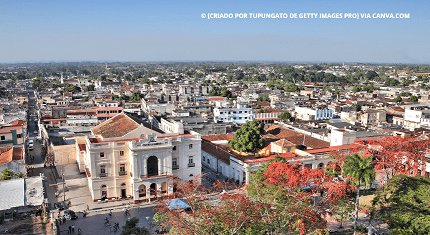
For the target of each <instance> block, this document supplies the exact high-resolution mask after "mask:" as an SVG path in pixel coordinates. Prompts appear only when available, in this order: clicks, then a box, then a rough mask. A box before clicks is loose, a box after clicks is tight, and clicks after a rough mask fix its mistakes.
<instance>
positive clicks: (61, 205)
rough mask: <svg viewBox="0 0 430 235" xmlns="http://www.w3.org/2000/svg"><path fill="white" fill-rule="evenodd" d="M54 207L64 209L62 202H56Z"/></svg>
mask: <svg viewBox="0 0 430 235" xmlns="http://www.w3.org/2000/svg"><path fill="white" fill-rule="evenodd" d="M54 208H55V209H57V210H61V211H62V210H64V206H63V204H62V203H61V202H56V203H54Z"/></svg>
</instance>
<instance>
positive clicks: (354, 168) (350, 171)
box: [343, 153, 376, 235]
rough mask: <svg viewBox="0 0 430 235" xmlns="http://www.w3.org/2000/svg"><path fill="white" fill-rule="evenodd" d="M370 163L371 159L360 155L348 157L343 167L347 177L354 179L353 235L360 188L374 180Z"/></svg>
mask: <svg viewBox="0 0 430 235" xmlns="http://www.w3.org/2000/svg"><path fill="white" fill-rule="evenodd" d="M371 162H372V157H367V158H366V157H363V155H362V154H361V153H360V154H359V155H358V154H354V155H352V156H348V157H347V158H346V159H345V164H344V166H343V169H344V173H345V175H347V176H351V177H352V178H354V179H356V181H355V182H354V183H355V184H356V185H357V200H356V204H355V221H354V235H355V233H356V230H357V218H358V206H359V204H360V201H359V200H360V199H359V198H360V187H361V186H364V187H367V186H369V185H371V184H372V183H373V181H374V180H375V178H376V172H375V168H373V166H372V165H370V163H371Z"/></svg>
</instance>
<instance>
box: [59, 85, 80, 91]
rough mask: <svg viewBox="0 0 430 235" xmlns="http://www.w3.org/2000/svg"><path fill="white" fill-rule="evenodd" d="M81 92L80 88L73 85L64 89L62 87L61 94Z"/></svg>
mask: <svg viewBox="0 0 430 235" xmlns="http://www.w3.org/2000/svg"><path fill="white" fill-rule="evenodd" d="M80 91H81V88H80V87H79V86H75V85H73V84H70V83H69V84H67V85H66V86H65V87H64V89H63V92H73V93H76V92H80Z"/></svg>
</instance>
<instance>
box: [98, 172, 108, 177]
mask: <svg viewBox="0 0 430 235" xmlns="http://www.w3.org/2000/svg"><path fill="white" fill-rule="evenodd" d="M100 177H108V174H107V173H100Z"/></svg>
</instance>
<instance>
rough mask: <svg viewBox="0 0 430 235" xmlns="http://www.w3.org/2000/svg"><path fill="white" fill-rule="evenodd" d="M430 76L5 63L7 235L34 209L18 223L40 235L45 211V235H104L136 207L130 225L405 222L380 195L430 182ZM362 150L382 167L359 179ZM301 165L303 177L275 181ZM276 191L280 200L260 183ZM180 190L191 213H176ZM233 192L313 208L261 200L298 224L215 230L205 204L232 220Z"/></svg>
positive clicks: (386, 227)
mask: <svg viewBox="0 0 430 235" xmlns="http://www.w3.org/2000/svg"><path fill="white" fill-rule="evenodd" d="M429 74H430V67H428V66H406V65H380V64H378V65H373V64H345V63H343V64H283V63H273V64H271V63H95V62H94V63H93V62H88V63H84V62H82V63H52V64H8V65H6V64H2V65H0V79H1V80H2V82H1V84H0V89H1V90H0V99H1V100H0V137H1V139H0V170H1V173H2V181H0V191H1V192H0V198H1V199H0V212H1V213H0V221H1V222H2V223H1V224H0V233H7V232H8V231H9V232H10V231H12V232H10V233H19V229H18V228H17V226H15V225H13V224H12V221H20V220H22V221H24V220H25V219H28V218H31V219H32V222H31V223H24V222H23V224H22V226H21V228H20V229H24V228H26V229H27V230H28V231H30V230H32V229H33V230H34V231H38V230H40V229H41V228H39V227H37V228H36V226H32V225H31V224H32V223H38V222H40V223H42V222H41V221H43V224H44V227H43V228H42V229H44V230H43V232H40V231H39V232H38V233H39V234H41V233H46V234H48V233H57V234H60V232H61V234H64V231H66V230H68V227H69V226H70V225H72V224H73V225H74V226H76V227H78V226H79V228H81V229H82V230H83V231H88V233H83V234H93V233H94V232H96V231H97V230H98V229H104V230H103V231H101V232H100V233H102V234H105V233H106V234H108V233H110V232H111V231H112V232H113V228H110V224H113V222H118V223H119V224H120V225H121V227H122V226H125V224H126V223H127V222H126V221H131V219H130V217H136V218H140V221H139V222H138V223H137V225H136V226H138V227H141V228H142V231H140V232H142V233H136V234H146V232H147V233H151V234H153V233H161V232H163V231H170V233H172V234H187V233H188V234H191V232H190V231H194V232H193V234H245V231H248V232H249V233H246V234H288V233H287V232H286V231H290V230H294V231H297V233H298V234H300V233H301V234H310V233H312V232H315V231H318V232H321V231H327V232H332V233H333V234H336V233H335V232H339V233H338V234H344V233H343V232H342V231H343V230H340V229H339V227H342V223H347V224H348V228H347V229H351V228H350V227H351V226H352V227H353V228H354V229H357V228H358V227H359V228H360V229H364V230H366V229H371V227H372V226H373V231H374V232H375V231H376V232H377V233H378V234H381V233H382V232H385V233H388V232H389V231H397V230H395V229H397V227H398V226H399V225H398V224H395V223H394V220H392V221H389V220H390V219H392V218H394V217H390V216H392V214H394V213H396V212H394V211H393V212H392V214H390V213H387V212H386V211H383V210H382V209H381V208H382V207H383V206H380V207H378V208H375V207H372V203H371V202H370V201H371V200H372V199H373V198H378V197H375V195H379V194H381V195H382V194H384V193H385V191H384V189H385V188H388V187H392V190H398V188H395V185H398V184H401V183H399V181H401V180H404V181H403V182H409V180H411V179H416V180H421V181H422V182H429V180H428V177H430V160H429V158H430V155H429V154H428V151H429V148H428V147H429V146H428V143H427V142H430V141H429V137H430V100H429V97H430V91H429V89H430V83H429ZM394 150H395V151H394ZM384 151H385V152H384ZM354 156H355V159H353V157H354ZM387 156H391V157H392V158H387ZM367 160H368V161H369V162H367V163H366V164H365V165H366V166H367V167H368V166H370V168H371V169H370V168H369V169H364V170H368V171H371V170H373V172H374V173H373V174H372V173H369V174H368V175H369V178H366V179H363V181H362V179H357V178H355V177H356V176H355V175H354V173H351V172H352V171H353V170H354V169H356V168H354V167H352V168H351V167H350V165H351V164H352V163H353V161H367ZM383 160H384V161H383ZM271 173H274V174H275V173H276V174H279V175H276V176H274V175H271ZM296 173H300V174H302V175H301V176H297V175H294V174H296ZM288 174H291V175H288ZM293 175H294V182H295V183H292V182H288V183H285V184H282V185H281V182H284V181H283V180H285V178H289V179H290V180H291V179H293V177H292V176H293ZM304 175H306V176H304ZM311 175H312V176H315V178H310V176H311ZM399 175H401V176H399ZM271 177H272V178H271ZM307 177H309V178H307ZM400 177H406V178H400ZM414 177H415V178H414ZM353 178H354V179H355V180H357V181H358V182H359V183H356V184H355V186H354V179H353ZM269 179H270V180H269ZM317 179H318V180H317ZM322 179H324V180H325V181H324V180H322ZM269 181H270V185H269ZM323 181H324V182H323ZM421 181H420V182H421ZM266 183H267V184H266ZM277 183H279V185H277V186H276V187H275V186H273V184H275V185H276V184H277ZM328 184H329V185H330V186H328ZM220 185H222V186H220ZM286 185H288V187H287V186H286ZM284 186H285V188H282V187H284ZM271 187H273V188H277V189H279V192H281V193H280V194H281V195H282V196H279V195H277V194H276V193H273V192H274V191H273V192H270V191H264V190H269V189H270V188H271ZM417 187H418V185H417ZM332 188H336V190H332ZM259 189H260V191H259ZM281 189H282V190H281ZM341 189H342V190H341ZM273 190H274V189H273ZM360 190H361V193H364V195H363V196H361V197H360ZM427 190H428V188H427ZM256 191H257V192H258V193H256ZM293 191H300V192H302V191H303V194H299V193H298V194H293V193H291V192H293ZM305 191H306V192H305ZM11 193H14V194H13V196H11ZM202 195H204V196H202ZM209 195H210V196H209ZM235 195H236V196H237V195H240V200H239V199H237V198H235ZM244 195H245V196H244ZM356 195H357V200H358V199H359V198H360V200H361V201H360V208H356V211H353V209H355V206H352V207H348V208H349V209H348V211H347V213H345V216H344V217H345V219H338V214H339V213H338V212H337V211H336V210H334V208H338V207H337V206H339V205H340V204H341V203H340V202H339V201H341V202H342V203H346V204H351V205H352V204H353V205H355V200H356V199H355V196H356ZM272 196H273V197H272ZM237 197H238V198H239V196H237ZM418 197H419V196H415V198H418ZM173 198H175V199H178V200H181V203H183V204H181V206H180V207H181V208H176V207H175V206H177V205H174V206H173V207H175V209H172V208H171V207H172V205H170V204H168V203H170V200H172V199H173ZM291 198H294V200H293V199H291ZM303 198H306V200H304V199H303ZM348 198H349V199H348ZM369 198H370V199H369ZM423 198H425V200H427V201H426V202H428V200H429V198H428V195H427V197H423ZM223 200H224V201H228V200H238V201H241V202H244V201H246V203H249V204H247V205H249V206H248V209H250V208H254V207H253V206H254V204H253V203H257V202H258V203H263V202H264V203H269V201H270V202H275V201H277V202H279V201H283V200H285V202H288V203H290V204H294V203H297V204H296V205H300V206H299V207H298V208H302V209H303V210H302V211H300V213H303V215H304V214H309V216H310V217H312V216H314V217H312V218H310V219H304V217H303V218H302V217H300V216H297V217H294V216H293V217H291V218H290V217H288V216H286V215H285V214H283V213H280V214H276V213H278V212H279V211H277V212H276V213H275V210H273V208H274V207H276V208H277V209H278V210H280V211H286V210H287V209H288V210H294V209H293V208H287V209H285V208H283V207H282V209H280V207H278V206H279V205H278V204H276V205H271V204H270V203H269V204H270V205H271V206H268V207H267V208H266V207H265V206H267V205H268V204H264V205H263V204H258V206H256V208H257V207H258V208H266V209H267V211H266V212H268V213H269V212H270V213H273V214H272V215H273V216H274V217H277V216H279V218H278V217H277V218H278V219H279V221H281V222H282V223H287V224H294V226H293V225H292V227H288V228H284V227H282V226H281V225H278V224H276V223H275V222H273V221H270V223H269V222H267V221H269V220H267V218H266V217H264V215H263V213H262V214H261V215H260V214H259V212H256V211H258V210H257V209H255V210H256V211H253V212H252V213H254V214H255V216H261V217H258V219H255V218H254V219H255V220H256V221H265V222H264V223H265V224H258V223H257V222H255V221H253V219H250V220H249V221H248V220H247V219H248V218H242V217H240V218H236V219H241V220H243V221H244V223H245V224H246V225H241V226H244V227H241V226H239V225H234V226H236V228H237V229H238V231H239V232H237V233H228V232H221V231H220V232H219V233H217V232H215V233H213V232H208V231H212V230H210V229H219V228H217V227H216V226H215V224H216V223H215V222H213V224H212V225H213V226H214V227H213V228H212V227H211V228H210V229H209V228H203V224H205V223H203V222H202V223H201V224H199V223H198V222H196V218H197V217H198V216H201V215H197V214H196V213H200V212H196V210H199V209H198V208H200V209H201V210H203V209H202V208H206V207H205V206H207V205H206V204H202V201H204V202H208V203H209V201H210V203H211V204H210V205H211V206H210V207H208V208H206V209H205V210H207V211H209V212H210V213H215V212H216V213H220V215H219V217H221V216H224V214H222V215H221V213H223V212H224V211H228V210H227V209H231V210H233V209H232V208H226V204H223ZM348 200H349V201H348ZM363 200H367V202H366V203H367V204H364V203H363V202H362V201H363ZM373 200H374V201H373V202H374V203H373V205H377V204H378V203H380V205H386V204H389V203H393V201H388V199H386V200H387V201H376V199H373ZM380 200H382V199H380ZM393 200H394V199H393ZM417 200H424V199H417ZM214 201H215V202H214ZM345 201H346V202H345ZM293 202H294V203H293ZM299 202H300V203H299ZM288 203H287V204H288ZM362 203H363V204H362ZM163 205H164V207H163ZM184 205H185V206H184ZM332 205H336V206H333V207H331V206H332ZM378 205H379V204H378ZM60 206H61V207H62V208H66V209H67V210H70V211H72V212H73V211H74V213H76V214H77V217H78V219H77V220H73V221H72V219H73V218H74V217H73V216H72V215H71V212H70V211H69V212H67V213H66V212H65V211H63V210H62V209H59V208H60ZM182 207H184V208H182ZM188 207H190V208H191V209H190V211H191V212H190V211H189V210H188V209H189V208H188ZM392 207H393V208H395V207H396V205H392ZM211 208H212V209H211ZM213 208H215V209H216V208H218V209H216V210H215V209H213ZM345 208H346V206H345ZM153 209H154V210H153ZM234 209H237V208H234ZM266 209H265V210H266ZM212 210H214V211H212ZM272 210H273V211H272ZM295 210H299V209H297V208H295ZM345 210H346V209H345ZM393 210H394V209H393ZM423 210H424V209H423ZM163 211H164V212H165V211H168V212H165V213H166V214H165V215H164V216H165V217H163V216H160V214H162V213H163ZM327 211H330V212H327ZM370 211H371V212H370ZM425 211H426V213H427V212H428V208H427V209H425ZM209 212H208V213H209ZM240 212H241V213H242V212H243V211H240ZM247 212H248V211H247ZM110 213H113V214H114V215H113V216H112V214H110ZM225 213H227V212H225ZM243 213H245V212H243ZM127 214H131V216H129V215H127ZM245 214H246V213H245ZM370 214H372V216H370ZM423 214H425V213H424V212H423ZM33 215H37V216H36V217H32V216H33ZM425 215H426V216H428V214H425ZM63 216H65V217H64V218H66V216H67V218H66V219H64V221H63ZM207 216H209V215H207ZM105 217H106V218H108V217H109V219H110V220H111V223H110V224H109V221H107V225H108V226H105V227H103V221H104V220H105ZM287 217H288V220H287V219H286V218H287ZM166 218H167V219H166ZM198 218H200V219H201V218H202V217H198ZM256 218H257V217H256ZM342 218H343V217H342ZM230 219H233V218H230ZM282 219H284V220H282ZM354 219H355V220H358V225H357V223H355V226H354V223H353V222H351V221H354ZM66 220H67V222H65V221H66ZM69 220H70V221H69ZM37 221H38V222H37ZM48 221H49V222H48ZM59 221H62V222H59ZM208 221H209V219H208ZM297 221H300V223H301V224H300V225H297ZM281 222H279V223H280V224H281ZM208 223H209V222H208ZM211 223H212V222H211ZM262 223H263V222H262ZM398 223H400V222H398ZM407 223H409V225H411V224H414V223H415V222H411V221H409V222H407ZM51 224H52V225H51ZM96 224H97V227H94V226H93V227H92V225H96ZM105 224H106V223H105ZM181 224H182V225H181ZM187 224H193V226H194V227H193V226H191V225H189V226H191V227H192V228H191V227H185V225H187ZM252 224H254V225H255V227H252V226H251V225H252ZM150 225H151V226H150ZM206 225H207V224H206ZM269 225H270V226H269ZM14 226H15V227H14ZM181 226H184V227H181ZM187 226H188V225H187ZM208 226H209V225H208ZM225 226H226V227H228V226H232V227H234V226H233V225H232V224H228V225H225ZM246 226H248V227H246ZM271 226H273V227H271ZM295 226H296V227H295ZM402 226H403V227H404V226H406V225H402ZM411 226H412V225H411ZM221 227H222V226H221ZM268 227H271V228H270V229H273V230H270V231H274V232H273V233H269V229H268ZM346 227H347V226H345V228H346ZM369 227H370V228H369ZM14 229H15V230H14ZM117 229H119V227H118V228H115V232H116V230H117ZM188 229H189V230H188ZM205 229H207V230H205ZM247 229H248V230H247ZM411 229H412V228H411ZM414 229H415V228H414ZM416 229H417V230H411V231H413V232H412V233H411V234H424V233H428V232H430V230H428V229H429V228H428V225H427V227H425V226H424V225H423V226H422V227H419V228H416ZM120 230H121V229H120ZM13 231H14V232H13ZM256 231H263V232H262V233H258V232H256ZM417 231H418V232H417ZM119 232H120V231H119ZM30 233H31V232H30ZM123 234H125V233H123ZM345 234H346V233H345ZM393 234H398V233H396V232H393Z"/></svg>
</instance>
